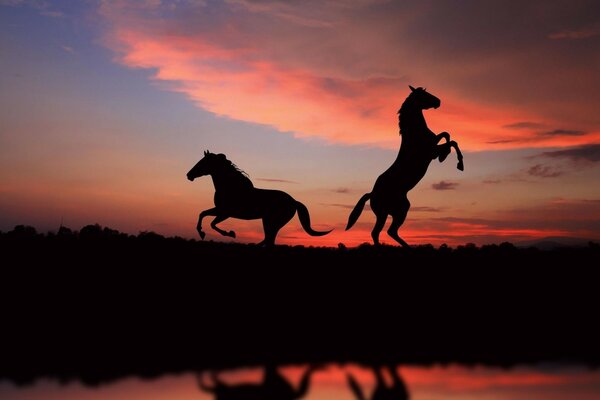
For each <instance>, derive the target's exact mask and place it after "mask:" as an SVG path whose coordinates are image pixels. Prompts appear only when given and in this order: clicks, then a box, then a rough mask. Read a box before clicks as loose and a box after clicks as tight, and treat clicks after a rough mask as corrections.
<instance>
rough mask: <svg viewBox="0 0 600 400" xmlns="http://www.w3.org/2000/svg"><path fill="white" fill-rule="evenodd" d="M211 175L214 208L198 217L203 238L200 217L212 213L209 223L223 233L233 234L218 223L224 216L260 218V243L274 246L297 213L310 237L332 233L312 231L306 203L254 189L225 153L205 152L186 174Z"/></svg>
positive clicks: (284, 195) (199, 231)
mask: <svg viewBox="0 0 600 400" xmlns="http://www.w3.org/2000/svg"><path fill="white" fill-rule="evenodd" d="M206 175H210V176H211V178H212V180H213V184H214V186H215V207H214V208H211V209H208V210H204V211H202V212H201V213H200V216H199V217H198V225H197V227H196V229H197V230H198V233H199V234H200V238H202V239H204V237H205V235H206V234H205V233H204V231H203V230H202V220H203V219H204V218H205V217H207V216H214V217H215V219H213V220H212V222H211V223H210V226H211V227H212V228H213V229H214V230H215V231H217V232H219V233H220V234H221V235H223V236H229V237H233V238H234V237H235V232H234V231H224V230H223V229H221V228H219V227H218V226H217V224H218V223H221V222H223V221H225V220H226V219H227V218H238V219H246V220H248V219H262V221H263V228H264V231H265V239H264V240H263V241H262V242H260V243H259V245H264V246H273V245H274V244H275V237H276V236H277V233H278V232H279V230H280V229H281V228H283V226H284V225H285V224H287V223H288V222H289V221H290V220H291V219H292V218H293V217H294V215H295V214H296V212H298V218H299V219H300V224H301V225H302V228H303V229H304V230H305V231H306V233H308V234H309V235H311V236H323V235H326V234H328V233H329V232H331V230H329V231H326V232H319V231H315V230H314V229H312V228H311V226H310V216H309V214H308V209H307V208H306V206H305V205H304V204H302V203H300V202H299V201H296V200H294V198H293V197H292V196H290V195H289V194H287V193H285V192H282V191H281V190H267V189H257V188H255V187H254V185H253V184H252V181H250V178H248V176H247V175H246V173H245V172H243V171H241V170H240V169H239V168H238V167H237V166H236V165H235V164H233V163H232V162H231V161H229V160H228V159H227V157H225V154H214V153H211V152H209V151H205V152H204V157H203V158H202V159H201V160H200V161H198V163H196V165H194V167H193V168H192V169H191V170H190V171H189V172H188V173H187V178H188V179H189V180H190V181H193V180H194V179H195V178H199V177H201V176H206Z"/></svg>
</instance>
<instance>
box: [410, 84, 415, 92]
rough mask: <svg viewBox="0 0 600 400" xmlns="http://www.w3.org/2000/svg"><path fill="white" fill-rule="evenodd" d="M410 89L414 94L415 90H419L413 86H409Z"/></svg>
mask: <svg viewBox="0 0 600 400" xmlns="http://www.w3.org/2000/svg"><path fill="white" fill-rule="evenodd" d="M408 87H409V88H410V91H411V92H414V91H415V90H417V89H415V88H414V87H412V86H410V85H408Z"/></svg>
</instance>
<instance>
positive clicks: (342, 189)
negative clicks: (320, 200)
mask: <svg viewBox="0 0 600 400" xmlns="http://www.w3.org/2000/svg"><path fill="white" fill-rule="evenodd" d="M333 191H334V192H335V193H341V194H348V193H352V192H353V190H352V189H350V188H347V187H339V188H336V189H333Z"/></svg>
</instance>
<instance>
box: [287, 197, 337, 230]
mask: <svg viewBox="0 0 600 400" xmlns="http://www.w3.org/2000/svg"><path fill="white" fill-rule="evenodd" d="M296 211H298V218H299V219H300V223H301V224H302V228H304V230H305V231H306V233H308V234H309V235H311V236H323V235H327V234H328V233H329V232H331V231H332V230H333V229H330V230H328V231H326V232H322V231H315V230H314V229H313V228H311V227H310V215H309V214H308V209H307V208H306V206H305V205H304V204H302V203H300V202H299V201H296Z"/></svg>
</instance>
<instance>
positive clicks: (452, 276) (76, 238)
mask: <svg viewBox="0 0 600 400" xmlns="http://www.w3.org/2000/svg"><path fill="white" fill-rule="evenodd" d="M0 250H1V252H2V257H3V262H2V264H3V267H2V269H1V273H2V276H1V277H0V285H1V293H2V294H1V300H2V317H1V318H2V322H1V324H0V327H1V328H0V340H1V341H0V379H4V378H8V379H10V380H12V381H15V382H17V383H27V382H31V381H32V380H33V379H35V378H37V377H41V376H51V377H56V378H59V379H61V380H69V379H81V380H83V381H84V382H86V383H89V384H97V383H101V382H105V381H109V380H112V379H116V378H121V377H124V376H128V375H138V376H143V377H154V376H158V375H161V374H164V373H173V372H181V371H189V370H197V369H212V368H232V367H239V366H251V365H259V364H265V363H278V364H293V363H303V364H304V363H324V362H339V363H345V362H358V363H363V364H377V363H399V364H432V363H461V364H467V365H472V364H487V365H501V366H512V365H516V364H532V363H541V362H551V363H577V364H586V365H589V366H598V365H600V341H599V339H598V338H600V328H598V323H597V319H598V308H599V305H600V302H599V296H598V293H599V292H600V291H599V290H598V282H599V280H598V275H599V274H598V269H599V265H600V263H599V260H600V257H599V256H600V248H598V246H597V245H590V246H588V247H586V248H579V249H575V248H571V249H560V250H554V251H538V250H536V249H517V248H515V247H513V246H512V245H509V244H503V245H501V246H487V247H483V248H475V247H471V246H467V247H461V248H458V249H448V248H443V249H434V248H432V247H419V248H416V249H414V250H412V251H405V250H403V249H398V248H391V247H384V248H381V249H375V248H373V247H371V246H362V247H359V248H355V249H345V248H340V249H330V248H304V247H287V246H281V247H276V248H273V249H263V248H258V247H256V246H251V245H241V244H222V243H211V242H196V241H187V240H184V239H180V238H171V239H165V238H162V237H160V236H158V235H155V234H151V233H150V234H140V235H138V236H137V237H134V236H128V235H124V234H119V233H118V232H116V231H111V230H107V229H104V230H101V229H97V228H89V229H87V230H86V229H82V231H81V232H80V233H79V234H77V235H76V234H73V233H70V232H68V231H63V232H61V234H60V235H45V236H44V235H36V234H33V232H30V231H27V230H26V229H25V230H20V231H18V230H17V231H13V232H11V233H9V234H6V233H4V234H0ZM10 260H13V261H10Z"/></svg>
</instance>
